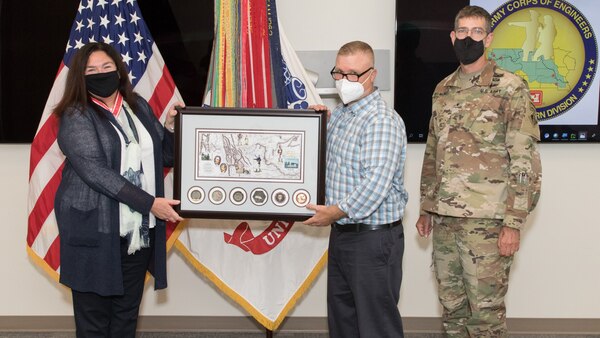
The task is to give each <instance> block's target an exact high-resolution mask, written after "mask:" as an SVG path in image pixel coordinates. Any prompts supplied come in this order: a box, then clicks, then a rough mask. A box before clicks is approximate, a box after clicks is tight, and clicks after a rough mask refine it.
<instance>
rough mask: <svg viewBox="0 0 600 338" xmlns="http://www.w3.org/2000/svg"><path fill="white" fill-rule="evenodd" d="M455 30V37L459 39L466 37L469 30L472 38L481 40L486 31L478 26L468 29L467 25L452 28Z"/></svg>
mask: <svg viewBox="0 0 600 338" xmlns="http://www.w3.org/2000/svg"><path fill="white" fill-rule="evenodd" d="M454 31H455V32H456V37H457V38H459V39H464V38H466V37H467V35H469V32H471V38H473V40H477V41H479V40H483V38H484V37H485V36H486V35H487V32H486V31H485V29H483V28H480V27H474V28H471V29H470V30H469V29H468V28H467V27H458V28H457V29H455V30H454Z"/></svg>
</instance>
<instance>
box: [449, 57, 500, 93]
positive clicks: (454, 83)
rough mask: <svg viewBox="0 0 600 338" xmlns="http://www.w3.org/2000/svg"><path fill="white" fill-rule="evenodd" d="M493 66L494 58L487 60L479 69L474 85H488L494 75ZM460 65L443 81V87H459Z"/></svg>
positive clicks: (494, 64)
mask: <svg viewBox="0 0 600 338" xmlns="http://www.w3.org/2000/svg"><path fill="white" fill-rule="evenodd" d="M494 68H496V62H495V61H494V60H488V61H487V63H486V65H485V66H484V67H483V69H482V70H481V75H480V76H479V79H478V80H477V83H475V85H476V86H489V85H491V83H492V78H493V76H494ZM460 71H461V70H460V66H458V68H457V69H456V70H455V71H454V73H452V76H450V77H449V78H448V80H447V81H446V82H445V83H444V87H459V86H460V79H459V73H460Z"/></svg>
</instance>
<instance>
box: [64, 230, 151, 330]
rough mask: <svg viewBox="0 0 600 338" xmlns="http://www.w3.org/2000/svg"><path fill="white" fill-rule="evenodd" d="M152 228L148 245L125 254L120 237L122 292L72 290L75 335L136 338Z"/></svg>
mask: <svg viewBox="0 0 600 338" xmlns="http://www.w3.org/2000/svg"><path fill="white" fill-rule="evenodd" d="M153 243H154V231H153V230H150V248H145V249H141V250H140V251H136V252H135V253H134V254H132V255H128V254H127V242H126V241H125V240H124V239H121V269H122V270H123V288H124V294H123V295H121V296H101V295H98V294H97V293H94V292H79V291H75V290H72V293H73V310H74V313H75V327H76V334H77V337H78V338H84V337H85V338H88V337H111V338H126V337H131V338H133V337H135V331H136V327H137V319H138V313H139V308H140V303H141V301H142V293H143V292H144V280H145V278H146V271H147V269H148V264H149V262H150V257H151V256H152V244H153Z"/></svg>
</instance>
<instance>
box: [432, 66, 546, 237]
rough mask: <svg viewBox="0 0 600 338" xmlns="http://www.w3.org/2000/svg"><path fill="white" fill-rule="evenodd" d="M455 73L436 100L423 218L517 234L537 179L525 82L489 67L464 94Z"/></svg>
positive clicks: (534, 197) (535, 195) (533, 121)
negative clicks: (499, 224) (487, 224)
mask: <svg viewBox="0 0 600 338" xmlns="http://www.w3.org/2000/svg"><path fill="white" fill-rule="evenodd" d="M459 71H460V69H459V70H457V71H455V72H454V73H452V74H450V75H449V76H448V77H446V78H445V79H444V80H442V81H441V82H440V83H439V84H438V85H437V87H436V88H435V91H434V93H433V107H432V108H433V109H432V116H431V121H430V123H429V135H428V138H427V146H426V149H425V158H424V160H423V169H422V173H421V214H422V215H423V214H426V213H435V214H439V215H446V216H453V217H469V218H491V219H503V220H504V221H503V225H505V226H508V227H511V228H516V229H520V228H521V226H522V225H523V224H524V223H525V219H526V217H527V215H528V214H529V212H530V211H531V210H533V209H534V208H535V205H536V204H537V201H538V199H539V195H540V188H541V176H542V173H541V169H542V168H541V163H540V157H539V153H538V151H537V143H536V140H539V137H540V132H539V126H538V123H537V118H536V113H535V108H534V107H533V104H532V102H531V99H530V96H529V89H528V87H527V83H526V82H525V81H524V80H523V79H521V78H520V77H518V76H517V75H514V74H512V73H510V72H507V71H505V70H503V69H501V68H499V67H498V66H496V63H495V62H494V61H488V63H487V65H486V66H485V67H484V69H483V70H482V72H481V74H480V75H478V76H475V77H473V78H471V79H470V80H469V81H466V83H468V84H467V85H466V86H463V87H464V88H461V87H460V86H459V84H460V81H459V78H458V76H459V74H458V72H459ZM463 83H464V82H463Z"/></svg>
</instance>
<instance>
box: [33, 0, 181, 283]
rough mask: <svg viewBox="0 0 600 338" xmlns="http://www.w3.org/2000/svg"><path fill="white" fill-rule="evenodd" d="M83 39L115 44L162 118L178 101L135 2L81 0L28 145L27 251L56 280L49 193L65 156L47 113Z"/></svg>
mask: <svg viewBox="0 0 600 338" xmlns="http://www.w3.org/2000/svg"><path fill="white" fill-rule="evenodd" d="M88 42H105V43H108V44H110V45H112V46H113V47H115V49H116V50H117V51H118V52H119V53H120V54H121V56H122V58H123V61H124V62H125V64H126V65H127V67H128V69H129V77H130V79H131V82H132V84H133V86H134V89H135V91H136V92H137V93H138V94H140V95H141V96H142V97H143V98H145V99H146V100H147V101H148V102H149V103H150V106H151V107H152V109H153V110H154V113H155V115H156V116H157V117H158V118H159V119H160V120H161V121H163V120H164V117H165V114H166V112H167V110H168V109H169V107H170V106H171V105H172V104H173V103H175V102H178V101H181V102H183V100H182V99H181V95H180V94H179V91H178V90H177V88H176V87H175V84H174V82H173V79H172V77H171V74H170V73H169V71H168V70H167V67H166V66H165V63H164V60H163V58H162V56H161V55H160V52H159V51H158V48H157V46H156V43H155V42H154V40H153V39H152V36H151V35H150V32H149V30H148V27H147V26H146V24H145V22H144V19H143V18H142V13H141V11H140V8H139V7H138V5H137V2H136V1H135V0H110V1H107V0H81V2H80V3H79V8H78V11H77V15H76V17H75V21H74V22H73V26H72V28H71V34H70V36H69V40H68V42H67V45H66V47H65V55H64V58H63V60H62V62H61V64H60V66H59V69H58V74H57V76H56V79H55V81H54V85H53V86H52V90H51V91H50V95H49V97H48V101H47V102H46V106H45V108H44V111H43V114H42V118H41V121H40V124H39V126H38V130H37V132H36V135H35V137H34V139H33V142H32V144H31V155H30V164H29V196H28V210H29V218H28V229H27V251H28V253H29V255H30V257H31V258H32V259H33V260H34V261H35V262H36V263H37V264H38V265H40V266H41V267H42V268H43V269H44V270H45V271H47V272H48V273H49V274H50V276H51V277H53V278H54V279H56V280H58V275H59V273H60V257H59V251H60V242H59V238H58V226H57V224H56V218H55V215H54V195H55V193H56V189H57V188H58V185H59V183H60V179H61V172H62V168H63V163H64V159H65V158H64V155H63V154H62V152H61V151H60V149H59V147H58V144H57V142H56V135H57V132H58V120H57V119H56V117H55V115H53V114H52V113H53V108H54V106H55V105H56V104H57V103H58V101H59V100H60V98H61V97H62V94H63V92H64V86H65V81H66V78H67V73H68V72H69V67H68V65H69V64H70V60H71V58H72V57H73V55H74V53H75V52H76V51H77V50H78V49H80V48H81V47H82V46H83V45H85V44H86V43H88ZM172 188H173V187H172V179H171V175H166V176H165V194H172ZM177 232H178V229H177V224H169V225H168V227H167V238H168V239H169V241H168V246H167V247H168V248H170V247H171V245H172V244H173V242H174V240H175V238H176V237H177V236H174V234H176V233H177Z"/></svg>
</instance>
